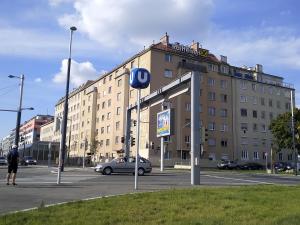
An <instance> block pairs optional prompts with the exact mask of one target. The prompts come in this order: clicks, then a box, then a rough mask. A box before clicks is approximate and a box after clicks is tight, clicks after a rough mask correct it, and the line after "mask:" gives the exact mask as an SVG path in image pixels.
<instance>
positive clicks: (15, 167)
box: [8, 164, 18, 173]
mask: <svg viewBox="0 0 300 225" xmlns="http://www.w3.org/2000/svg"><path fill="white" fill-rule="evenodd" d="M17 171H18V164H9V165H8V173H11V172H13V173H17Z"/></svg>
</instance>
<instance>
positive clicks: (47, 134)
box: [40, 120, 54, 142]
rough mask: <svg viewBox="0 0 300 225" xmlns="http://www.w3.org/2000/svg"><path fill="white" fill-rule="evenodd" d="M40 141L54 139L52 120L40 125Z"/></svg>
mask: <svg viewBox="0 0 300 225" xmlns="http://www.w3.org/2000/svg"><path fill="white" fill-rule="evenodd" d="M40 135H41V136H40V139H41V141H49V142H52V141H54V120H51V121H50V122H48V123H45V124H43V125H41V134H40Z"/></svg>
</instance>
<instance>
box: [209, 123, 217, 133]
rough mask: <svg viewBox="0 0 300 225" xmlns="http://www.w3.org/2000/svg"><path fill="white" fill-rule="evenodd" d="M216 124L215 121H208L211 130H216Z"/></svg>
mask: <svg viewBox="0 0 300 225" xmlns="http://www.w3.org/2000/svg"><path fill="white" fill-rule="evenodd" d="M215 126H216V124H215V123H214V122H209V123H208V130H211V131H213V130H215Z"/></svg>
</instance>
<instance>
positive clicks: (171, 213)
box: [0, 185, 300, 225]
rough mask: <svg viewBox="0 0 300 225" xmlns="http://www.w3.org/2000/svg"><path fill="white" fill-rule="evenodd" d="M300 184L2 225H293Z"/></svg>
mask: <svg viewBox="0 0 300 225" xmlns="http://www.w3.org/2000/svg"><path fill="white" fill-rule="evenodd" d="M299 196H300V186H296V187H295V186H293V187H292V186H290V187H288V186H273V185H272V186H271V185H257V186H243V187H226V188H223V187H222V188H207V187H200V188H193V189H184V190H168V191H160V192H151V193H139V194H133V195H132V194H131V195H123V196H115V197H109V198H101V199H96V200H89V201H79V202H73V203H67V204H63V205H57V206H51V207H41V208H39V209H37V210H32V211H27V212H18V213H14V214H7V215H3V216H1V217H0V224H1V225H2V224H5V225H10V224H11V225H15V224H22V225H29V224H30V225H40V224H41V225H54V224H60V225H69V224H70V225H77V224H78V225H97V224H105V225H118V224H120V225H121V224H122V225H129V224H130V225H132V224H133V225H135V224H142V225H146V224H149V225H152V224H153V225H158V224H172V225H173V224H174V225H189V224H190V225H202V224H203V225H217V224H225V225H226V224H228V225H243V224H247V225H248V224H249V225H252V224H253V225H257V224H259V225H269V224H272V225H273V224H278V225H279V224H280V225H293V224H300V198H299Z"/></svg>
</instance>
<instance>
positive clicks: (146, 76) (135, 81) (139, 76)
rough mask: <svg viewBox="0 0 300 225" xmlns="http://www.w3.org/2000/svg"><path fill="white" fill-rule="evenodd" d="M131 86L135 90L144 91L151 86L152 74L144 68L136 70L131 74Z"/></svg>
mask: <svg viewBox="0 0 300 225" xmlns="http://www.w3.org/2000/svg"><path fill="white" fill-rule="evenodd" d="M129 83H130V86H131V87H133V88H138V89H144V88H147V87H148V86H149V84H150V73H149V71H148V70H146V69H144V68H134V69H132V70H131V72H130V78H129Z"/></svg>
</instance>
